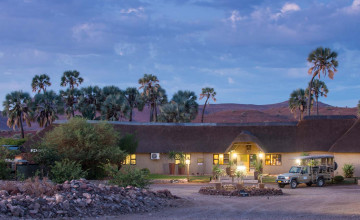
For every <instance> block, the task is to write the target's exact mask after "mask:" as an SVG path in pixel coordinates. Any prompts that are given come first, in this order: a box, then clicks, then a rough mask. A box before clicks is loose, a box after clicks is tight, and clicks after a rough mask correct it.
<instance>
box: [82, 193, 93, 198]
mask: <svg viewBox="0 0 360 220" xmlns="http://www.w3.org/2000/svg"><path fill="white" fill-rule="evenodd" d="M82 195H83V196H84V197H85V198H87V199H91V194H90V193H83V194H82Z"/></svg>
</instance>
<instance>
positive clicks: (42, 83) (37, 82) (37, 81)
mask: <svg viewBox="0 0 360 220" xmlns="http://www.w3.org/2000/svg"><path fill="white" fill-rule="evenodd" d="M47 86H51V82H50V77H49V76H48V75H46V74H41V75H35V76H34V78H33V79H32V83H31V87H32V91H33V92H38V93H40V91H41V90H43V92H44V93H45V92H46V87H47Z"/></svg>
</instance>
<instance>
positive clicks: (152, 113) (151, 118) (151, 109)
mask: <svg viewBox="0 0 360 220" xmlns="http://www.w3.org/2000/svg"><path fill="white" fill-rule="evenodd" d="M153 121H154V104H153V103H151V104H150V122H153Z"/></svg>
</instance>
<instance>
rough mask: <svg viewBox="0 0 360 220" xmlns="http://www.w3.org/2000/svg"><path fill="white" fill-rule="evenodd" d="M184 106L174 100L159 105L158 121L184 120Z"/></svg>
mask: <svg viewBox="0 0 360 220" xmlns="http://www.w3.org/2000/svg"><path fill="white" fill-rule="evenodd" d="M185 118H187V117H186V116H185V110H184V106H179V105H178V104H177V103H176V102H170V103H167V104H165V105H162V106H161V107H160V115H159V121H160V122H167V123H169V122H175V123H179V122H185Z"/></svg>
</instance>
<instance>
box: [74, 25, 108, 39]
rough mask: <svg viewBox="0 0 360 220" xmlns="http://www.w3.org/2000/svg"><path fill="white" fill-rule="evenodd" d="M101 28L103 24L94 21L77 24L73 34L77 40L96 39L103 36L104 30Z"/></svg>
mask: <svg viewBox="0 0 360 220" xmlns="http://www.w3.org/2000/svg"><path fill="white" fill-rule="evenodd" d="M100 29H102V25H98V24H93V23H83V24H79V25H76V26H74V27H73V28H72V36H73V38H75V39H76V40H77V41H82V40H90V41H94V40H98V39H99V38H100V37H101V35H102V32H101V30H100Z"/></svg>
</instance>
